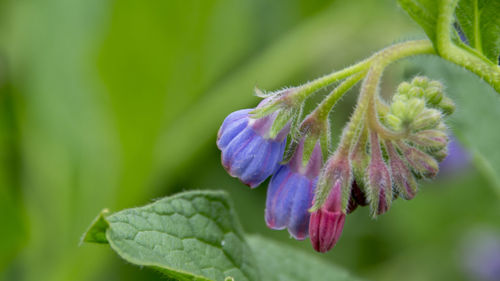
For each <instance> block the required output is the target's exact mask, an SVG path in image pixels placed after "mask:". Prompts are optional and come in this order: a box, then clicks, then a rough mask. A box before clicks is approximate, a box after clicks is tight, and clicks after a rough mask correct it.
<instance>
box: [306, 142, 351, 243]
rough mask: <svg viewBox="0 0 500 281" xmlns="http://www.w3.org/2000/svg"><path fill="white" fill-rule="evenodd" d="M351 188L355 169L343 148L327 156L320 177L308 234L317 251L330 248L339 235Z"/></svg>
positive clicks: (342, 226)
mask: <svg viewBox="0 0 500 281" xmlns="http://www.w3.org/2000/svg"><path fill="white" fill-rule="evenodd" d="M351 187H352V171H351V164H350V161H349V157H348V151H346V150H342V149H341V150H338V151H337V152H336V153H335V154H334V155H333V156H331V157H330V158H329V159H328V161H327V163H326V166H325V169H324V170H323V172H322V173H321V175H320V178H319V180H318V187H317V188H318V190H317V191H316V193H315V197H314V204H313V208H312V211H313V212H312V214H311V221H310V222H309V236H310V237H311V244H312V246H313V248H314V249H315V250H316V251H318V252H321V253H324V252H327V251H329V250H330V249H331V248H333V246H335V244H336V243H337V241H338V239H339V238H340V235H341V234H342V229H343V228H344V222H345V216H346V212H347V209H348V203H349V199H350V194H351ZM325 197H326V198H325Z"/></svg>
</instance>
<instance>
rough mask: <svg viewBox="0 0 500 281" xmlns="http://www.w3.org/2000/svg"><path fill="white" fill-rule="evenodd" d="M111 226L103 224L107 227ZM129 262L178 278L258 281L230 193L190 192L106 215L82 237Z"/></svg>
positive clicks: (96, 221)
mask: <svg viewBox="0 0 500 281" xmlns="http://www.w3.org/2000/svg"><path fill="white" fill-rule="evenodd" d="M106 224H107V227H104V226H106ZM104 234H105V238H106V240H107V241H108V243H109V244H110V246H111V248H112V249H113V250H115V251H116V253H118V255H120V256H121V257H122V258H123V259H125V260H126V261H128V262H130V263H133V264H135V265H140V266H148V267H153V268H155V269H158V270H159V271H161V272H163V273H165V274H166V275H167V276H168V277H171V278H175V279H178V280H224V279H225V278H227V277H233V278H234V279H235V280H238V281H239V280H242V281H243V280H249V281H251V280H260V279H259V277H258V272H257V270H256V264H255V260H254V258H253V255H252V252H251V250H250V248H249V246H248V244H246V242H245V239H244V236H243V231H242V229H241V226H240V225H239V223H238V221H237V219H236V216H235V215H234V213H233V211H232V206H231V204H230V203H229V201H228V198H227V195H226V194H225V193H223V192H214V191H192V192H185V193H181V194H178V195H175V196H172V197H167V198H164V199H161V200H159V201H156V202H154V203H152V204H150V205H146V206H144V207H139V208H133V209H126V210H123V211H121V212H118V213H115V214H112V215H110V216H107V217H106V218H104V216H103V214H102V213H101V214H100V215H99V217H98V218H97V219H96V220H95V221H94V224H93V225H92V226H91V227H90V229H89V231H88V232H87V233H86V234H85V235H84V241H87V242H102V241H101V239H100V238H99V237H103V235H104Z"/></svg>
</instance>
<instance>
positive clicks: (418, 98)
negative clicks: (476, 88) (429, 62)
mask: <svg viewBox="0 0 500 281" xmlns="http://www.w3.org/2000/svg"><path fill="white" fill-rule="evenodd" d="M358 80H359V79H358ZM351 82H352V81H351ZM355 82H357V81H355ZM346 83H348V82H346ZM349 83H350V82H349ZM352 84H353V83H351V84H350V86H352ZM344 86H345V85H344V84H341V85H339V86H338V87H337V88H336V90H334V91H333V92H332V93H331V94H330V95H329V96H328V97H327V98H326V99H325V100H324V101H323V102H322V103H321V104H320V105H319V106H318V107H317V108H316V109H315V110H314V111H312V112H311V113H310V114H309V115H308V116H307V117H306V118H304V120H302V121H300V120H299V118H300V117H299V116H300V113H299V112H301V111H302V104H303V101H304V97H305V96H306V95H303V89H302V88H291V89H287V90H283V91H280V92H278V93H277V94H274V95H269V96H266V98H265V99H264V100H263V101H262V102H261V103H260V104H259V106H257V108H255V109H244V110H239V111H236V112H233V113H231V114H230V115H229V116H228V117H227V118H226V119H225V120H224V123H223V124H222V126H221V128H220V130H219V134H218V139H217V146H218V147H219V149H220V150H221V151H222V164H223V166H224V167H225V169H226V170H227V171H228V173H229V174H230V175H232V176H233V177H237V178H239V179H240V180H241V181H242V182H243V183H245V184H247V185H249V186H250V187H252V188H253V187H256V186H258V185H260V184H261V183H262V182H264V181H265V180H266V179H267V178H268V177H271V180H270V182H269V187H268V190H267V199H266V212H265V220H266V223H267V225H268V227H270V228H272V229H285V228H286V229H288V232H289V233H290V235H291V236H292V237H294V238H295V239H298V240H303V239H305V238H307V237H308V236H309V237H310V240H311V243H312V246H313V248H314V249H315V250H316V251H318V252H326V251H328V250H330V249H331V248H332V247H333V246H334V245H335V244H336V243H337V241H338V240H339V237H340V235H341V233H342V230H343V227H344V223H345V219H346V215H347V214H349V213H351V212H353V211H354V210H355V209H356V208H357V207H358V206H366V205H369V206H370V209H371V213H372V216H374V217H375V216H377V215H380V214H383V213H385V212H387V210H389V208H390V206H391V203H392V201H393V200H395V199H397V198H398V197H402V198H403V199H406V200H409V199H412V198H413V197H414V196H415V194H416V192H417V180H419V179H424V178H432V177H434V176H435V175H436V174H437V172H438V168H439V165H438V163H439V162H440V161H442V160H443V159H444V157H445V156H446V154H447V144H448V137H447V132H446V130H447V128H446V126H445V124H444V122H443V118H444V117H445V116H447V115H449V114H451V113H452V112H453V110H454V104H453V102H452V101H451V100H450V99H449V98H448V97H446V96H445V95H444V92H443V85H442V84H441V83H439V82H437V81H430V80H429V79H428V78H425V77H415V78H414V79H413V80H412V81H411V83H408V82H403V83H402V84H400V86H399V87H398V89H397V91H396V93H395V94H394V95H393V97H392V102H391V103H390V104H386V103H385V102H384V101H382V100H381V99H380V98H379V97H378V96H376V97H374V99H373V100H368V101H367V102H366V103H365V104H368V105H369V106H371V107H368V108H367V109H366V108H365V109H366V112H367V113H366V114H364V112H362V111H363V109H359V110H358V109H357V110H358V111H359V112H361V113H359V112H358V113H359V114H356V113H355V114H354V115H353V118H352V119H351V121H350V123H349V124H348V125H347V126H346V128H345V129H344V133H343V135H342V137H341V141H340V143H339V145H338V148H337V149H336V150H335V151H334V152H333V153H331V154H330V149H329V140H330V138H331V136H330V132H329V126H330V125H329V122H328V118H327V117H328V112H329V110H331V107H333V104H335V101H336V100H335V99H338V97H339V91H338V90H337V89H339V88H340V89H343V87H344ZM344 88H345V87H344ZM332 101H333V102H332ZM358 106H359V105H358ZM325 109H326V110H325ZM325 112H326V114H325ZM370 114H371V115H370ZM359 116H361V117H359ZM287 136H288V138H287ZM285 148H287V149H286V151H287V153H285ZM284 155H289V157H286V159H285V160H284V159H283V157H284ZM324 160H326V161H324Z"/></svg>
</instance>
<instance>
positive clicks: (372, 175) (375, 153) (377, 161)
mask: <svg viewBox="0 0 500 281" xmlns="http://www.w3.org/2000/svg"><path fill="white" fill-rule="evenodd" d="M370 144H371V159H370V164H368V171H367V176H368V178H367V179H366V184H367V185H368V187H367V188H368V190H369V201H370V208H371V211H372V215H373V216H374V217H375V216H376V215H381V214H383V213H385V212H386V211H387V210H389V208H390V206H391V202H392V182H391V175H390V173H389V169H388V168H387V165H386V164H385V162H384V159H383V158H382V151H381V150H380V143H379V140H378V135H377V133H376V132H371V133H370Z"/></svg>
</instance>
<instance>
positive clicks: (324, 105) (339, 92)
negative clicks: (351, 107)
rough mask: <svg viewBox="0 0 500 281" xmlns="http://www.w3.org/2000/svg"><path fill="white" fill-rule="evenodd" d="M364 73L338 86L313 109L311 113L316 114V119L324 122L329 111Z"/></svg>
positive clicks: (357, 74) (355, 75)
mask: <svg viewBox="0 0 500 281" xmlns="http://www.w3.org/2000/svg"><path fill="white" fill-rule="evenodd" d="M365 75H366V71H362V72H359V73H356V74H354V75H352V76H351V77H349V78H348V79H346V80H345V81H344V82H342V83H341V84H340V85H338V86H337V87H336V88H335V89H334V90H333V91H332V92H331V93H330V94H329V95H328V96H327V97H326V98H325V99H324V100H323V101H322V102H321V103H320V104H319V105H318V107H316V109H314V111H313V113H315V114H317V117H318V119H320V120H326V119H328V115H329V113H330V111H331V110H332V109H333V107H334V106H335V104H336V103H337V101H338V100H339V99H340V98H341V97H342V96H343V95H344V94H345V93H346V92H347V91H348V90H349V89H351V88H352V87H353V86H354V85H356V83H358V82H359V81H360V80H361V79H363V77H365Z"/></svg>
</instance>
